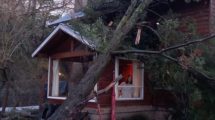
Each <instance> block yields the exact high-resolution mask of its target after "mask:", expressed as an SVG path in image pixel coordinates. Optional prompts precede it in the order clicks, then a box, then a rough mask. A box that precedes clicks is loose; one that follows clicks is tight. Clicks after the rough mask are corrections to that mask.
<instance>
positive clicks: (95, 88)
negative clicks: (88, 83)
mask: <svg viewBox="0 0 215 120" xmlns="http://www.w3.org/2000/svg"><path fill="white" fill-rule="evenodd" d="M51 62H52V59H51V57H49V64H48V86H47V98H48V99H56V100H66V98H67V97H60V96H51V95H50V85H51V83H50V82H51V79H50V78H51V76H50V73H51V72H50V71H51ZM94 90H95V91H97V90H98V87H97V84H96V85H95V87H94ZM89 102H96V98H93V99H91V100H89Z"/></svg>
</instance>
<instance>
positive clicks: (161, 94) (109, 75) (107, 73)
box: [87, 61, 173, 108]
mask: <svg viewBox="0 0 215 120" xmlns="http://www.w3.org/2000/svg"><path fill="white" fill-rule="evenodd" d="M113 73H114V62H113V61H112V62H111V63H109V65H107V67H106V69H105V70H104V71H103V73H102V75H101V78H100V80H99V82H98V89H103V88H105V87H106V86H108V85H109V84H110V83H111V82H112V80H113V75H114V74H113ZM147 74H148V73H146V72H145V76H144V99H143V100H123V101H122V100H121V101H120V100H119V101H116V106H117V107H120V106H135V105H136V106H140V105H156V106H167V105H170V103H173V99H172V98H171V97H170V96H171V95H170V93H169V92H167V91H165V90H152V88H151V86H150V83H149V79H148V76H147ZM111 92H112V90H110V91H108V92H107V93H104V94H102V95H100V96H99V97H98V102H97V103H99V104H100V106H101V108H108V107H110V106H111V97H112V96H111V95H112V93H111ZM97 103H88V105H87V107H88V108H97Z"/></svg>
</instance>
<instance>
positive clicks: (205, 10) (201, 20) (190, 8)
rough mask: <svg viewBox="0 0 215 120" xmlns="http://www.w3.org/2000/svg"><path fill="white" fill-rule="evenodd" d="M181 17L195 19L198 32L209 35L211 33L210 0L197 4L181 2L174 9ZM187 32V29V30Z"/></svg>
mask: <svg viewBox="0 0 215 120" xmlns="http://www.w3.org/2000/svg"><path fill="white" fill-rule="evenodd" d="M174 11H175V12H176V13H178V14H179V16H180V19H184V18H188V19H191V20H193V21H194V24H195V26H196V30H197V34H200V35H208V34H209V33H210V8H209V0H203V1H201V2H200V3H195V4H190V5H189V4H181V5H180V7H176V8H175V9H174ZM185 32H186V31H185Z"/></svg>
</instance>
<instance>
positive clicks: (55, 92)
mask: <svg viewBox="0 0 215 120" xmlns="http://www.w3.org/2000/svg"><path fill="white" fill-rule="evenodd" d="M73 64H74V63H73V62H71V61H68V60H59V59H53V60H51V58H50V59H49V76H48V93H47V95H48V98H55V99H66V96H67V94H68V84H69V82H71V75H72V67H73Z"/></svg>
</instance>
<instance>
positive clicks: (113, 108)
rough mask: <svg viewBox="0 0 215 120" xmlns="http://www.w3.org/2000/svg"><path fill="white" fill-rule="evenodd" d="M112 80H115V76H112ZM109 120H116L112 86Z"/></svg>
mask: <svg viewBox="0 0 215 120" xmlns="http://www.w3.org/2000/svg"><path fill="white" fill-rule="evenodd" d="M113 80H115V74H113ZM111 120H116V99H115V86H113V88H112V97H111Z"/></svg>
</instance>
